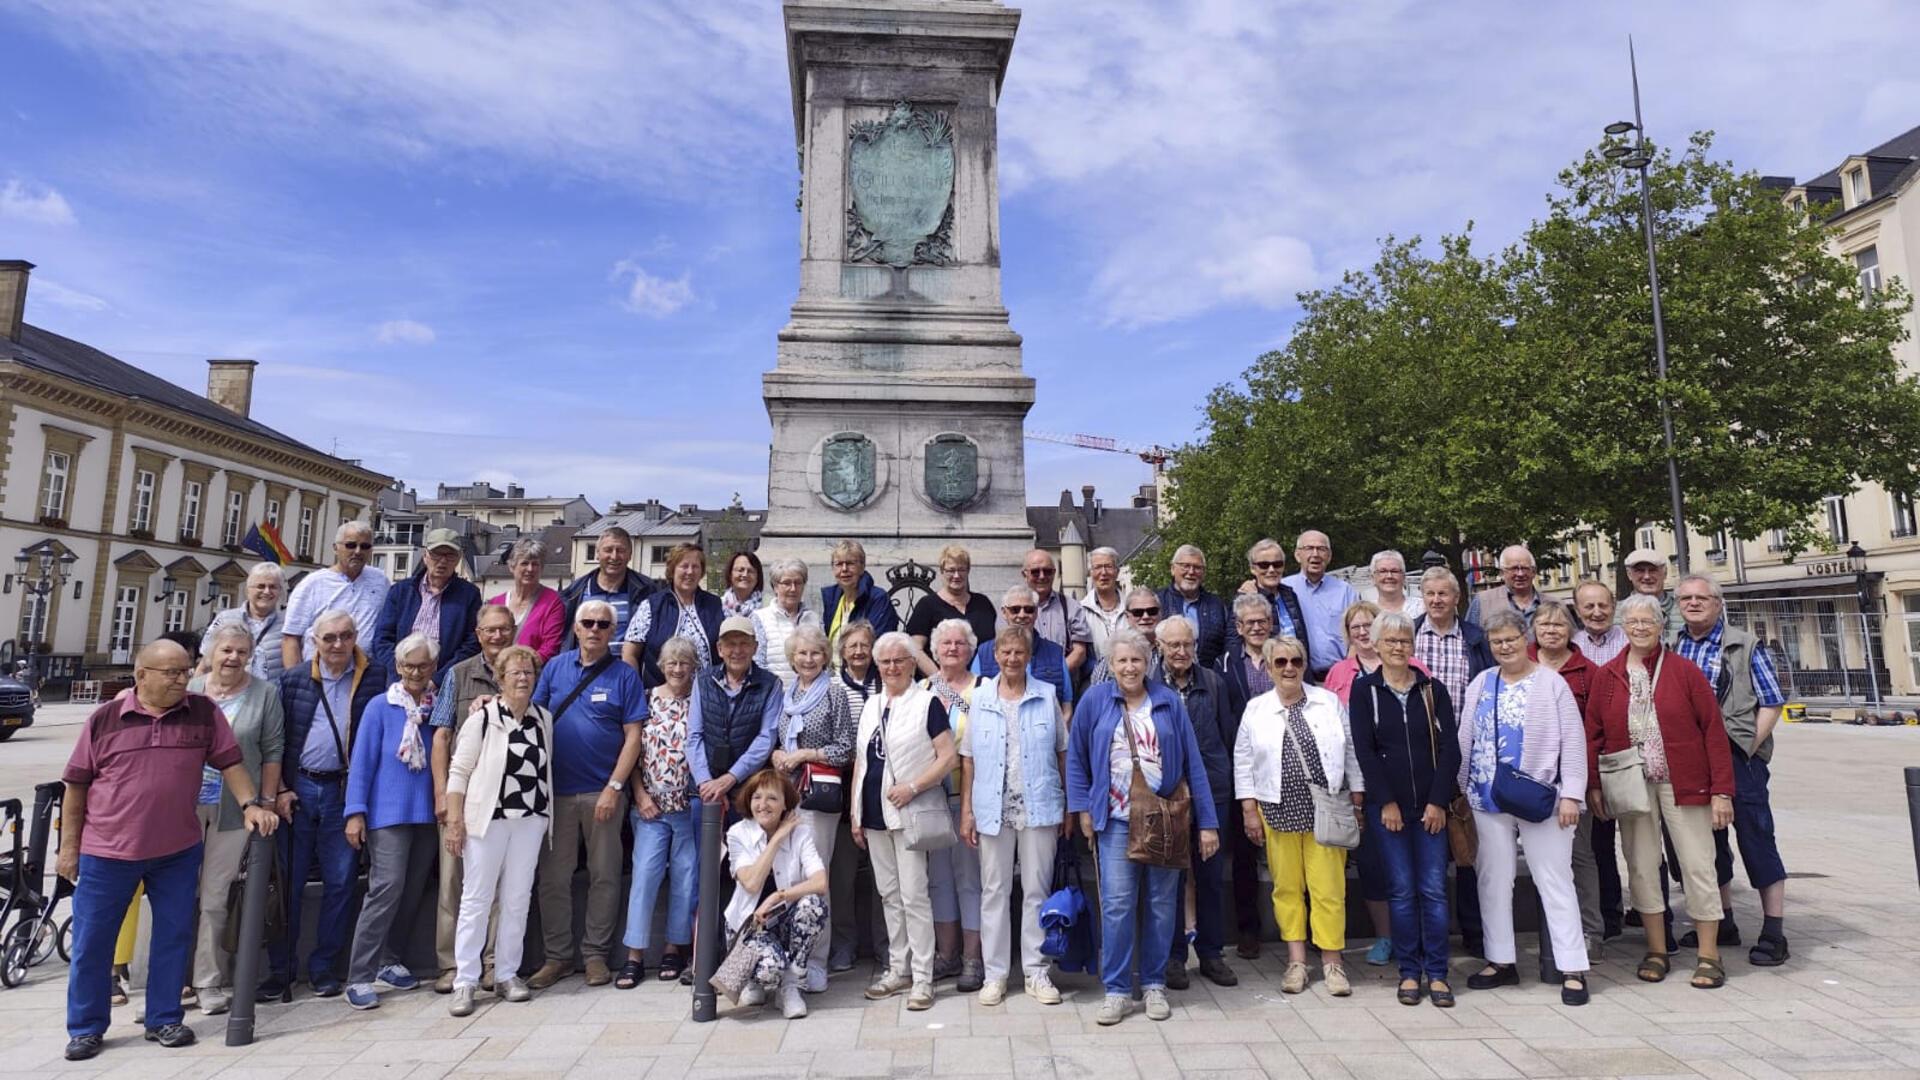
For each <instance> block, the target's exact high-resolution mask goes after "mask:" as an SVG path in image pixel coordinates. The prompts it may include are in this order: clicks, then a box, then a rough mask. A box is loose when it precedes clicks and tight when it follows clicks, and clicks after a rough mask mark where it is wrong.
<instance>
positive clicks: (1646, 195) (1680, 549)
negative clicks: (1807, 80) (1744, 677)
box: [1602, 38, 1692, 574]
mask: <svg viewBox="0 0 1920 1080" xmlns="http://www.w3.org/2000/svg"><path fill="white" fill-rule="evenodd" d="M1627 64H1628V67H1629V68H1630V70H1631V71H1632V72H1633V119H1632V120H1616V121H1614V122H1613V123H1611V124H1608V125H1607V126H1606V128H1605V129H1604V130H1605V131H1606V133H1607V134H1608V135H1614V136H1618V135H1625V134H1626V133H1628V132H1630V131H1631V132H1633V133H1634V142H1633V145H1631V146H1627V145H1620V146H1609V147H1607V148H1606V150H1604V151H1603V152H1602V153H1604V154H1605V156H1606V158H1607V160H1608V161H1611V162H1613V163H1614V164H1616V165H1618V166H1620V167H1621V168H1623V169H1638V170H1639V171H1640V226H1641V231H1643V232H1644V233H1646V237H1647V284H1648V285H1649V286H1650V287H1651V288H1652V290H1653V356H1654V363H1655V364H1656V366H1657V367H1658V370H1659V388H1660V438H1661V441H1662V442H1663V443H1664V444H1665V446H1666V451H1667V494H1668V495H1669V496H1671V497H1672V499H1673V551H1674V557H1675V562H1676V564H1677V565H1678V566H1679V568H1680V573H1681V574H1687V573H1691V572H1692V571H1691V567H1692V559H1691V558H1690V557H1689V556H1688V553H1687V506H1686V503H1685V501H1683V500H1682V498H1681V496H1680V460H1679V458H1677V457H1675V456H1674V452H1673V395H1672V393H1671V391H1670V389H1669V387H1668V384H1667V327H1666V322H1665V321H1664V320H1663V319H1662V318H1661V315H1660V267H1659V264H1658V262H1657V261H1656V260H1655V257H1654V247H1653V195H1652V193H1651V189H1650V187H1649V185H1648V182H1647V167H1648V166H1650V165H1652V164H1653V148H1652V146H1650V145H1649V144H1648V143H1647V129H1646V125H1645V123H1644V122H1643V121H1642V119H1641V116H1640V65H1639V62H1638V61H1637V60H1636V59H1635V57H1634V55H1633V39H1632V38H1628V39H1627Z"/></svg>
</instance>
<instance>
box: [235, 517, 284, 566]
mask: <svg viewBox="0 0 1920 1080" xmlns="http://www.w3.org/2000/svg"><path fill="white" fill-rule="evenodd" d="M240 546H241V547H243V548H246V549H247V550H248V551H251V552H253V553H254V554H255V555H258V556H260V557H261V558H263V559H265V560H267V561H268V562H271V563H280V564H282V565H285V564H287V563H290V562H292V561H293V552H291V551H288V550H287V545H286V544H285V543H283V542H282V541H281V539H280V530H278V529H276V528H274V527H273V525H272V523H271V522H266V521H263V522H261V523H260V524H258V525H255V526H254V527H253V528H251V529H248V530H247V538H246V539H245V540H242V541H241V542H240Z"/></svg>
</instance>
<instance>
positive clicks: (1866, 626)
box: [1847, 540, 1880, 705]
mask: <svg viewBox="0 0 1920 1080" xmlns="http://www.w3.org/2000/svg"><path fill="white" fill-rule="evenodd" d="M1847 565H1848V567H1849V568H1850V569H1852V570H1853V573H1854V579H1855V581H1856V583H1857V585H1858V588H1859V596H1860V645H1861V647H1862V648H1863V649H1864V650H1865V655H1866V661H1867V704H1868V705H1878V704H1880V673H1879V672H1878V671H1875V670H1874V667H1873V615H1872V606H1873V579H1872V578H1870V577H1868V576H1867V549H1866V548H1863V547H1861V546H1860V541H1858V540H1855V541H1854V542H1853V543H1852V544H1850V545H1848V547H1847Z"/></svg>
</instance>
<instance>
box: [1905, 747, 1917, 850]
mask: <svg viewBox="0 0 1920 1080" xmlns="http://www.w3.org/2000/svg"><path fill="white" fill-rule="evenodd" d="M1906 773H1907V825H1908V827H1909V828H1910V829H1911V830H1912V832H1913V866H1914V871H1915V872H1916V873H1920V765H1909V766H1907V770H1906Z"/></svg>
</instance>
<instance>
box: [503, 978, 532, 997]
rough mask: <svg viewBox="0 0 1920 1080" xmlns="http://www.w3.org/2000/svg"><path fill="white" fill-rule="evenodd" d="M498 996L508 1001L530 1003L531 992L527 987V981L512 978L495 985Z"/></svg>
mask: <svg viewBox="0 0 1920 1080" xmlns="http://www.w3.org/2000/svg"><path fill="white" fill-rule="evenodd" d="M494 985H495V986H496V987H497V988H499V991H500V996H501V997H503V998H505V999H507V1000H508V1001H532V1000H533V990H532V989H530V988H529V987H528V986H527V980H525V979H522V978H520V977H519V976H517V975H516V976H514V977H513V978H511V979H508V980H507V981H506V982H503V983H495V984H494Z"/></svg>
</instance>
